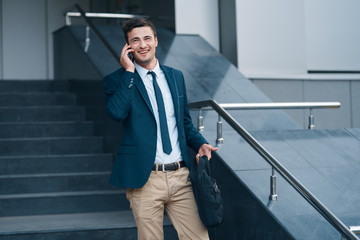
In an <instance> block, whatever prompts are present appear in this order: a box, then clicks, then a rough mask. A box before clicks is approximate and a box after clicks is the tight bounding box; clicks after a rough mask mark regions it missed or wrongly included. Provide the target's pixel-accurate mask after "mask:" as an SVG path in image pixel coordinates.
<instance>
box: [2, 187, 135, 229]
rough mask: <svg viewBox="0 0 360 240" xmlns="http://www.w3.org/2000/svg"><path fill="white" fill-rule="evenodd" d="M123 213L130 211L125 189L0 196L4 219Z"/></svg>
mask: <svg viewBox="0 0 360 240" xmlns="http://www.w3.org/2000/svg"><path fill="white" fill-rule="evenodd" d="M121 210H129V203H128V201H127V199H126V196H125V191H124V190H102V191H100V190H98V191H76V192H52V193H25V194H6V195H5V194H3V195H0V217H7V216H30V215H46V214H63V213H84V212H102V211H121ZM0 228H1V227H0Z"/></svg>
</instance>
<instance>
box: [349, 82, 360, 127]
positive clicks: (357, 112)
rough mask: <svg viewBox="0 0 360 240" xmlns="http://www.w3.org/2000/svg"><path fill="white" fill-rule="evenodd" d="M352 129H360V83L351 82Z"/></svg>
mask: <svg viewBox="0 0 360 240" xmlns="http://www.w3.org/2000/svg"><path fill="white" fill-rule="evenodd" d="M350 89H351V103H352V104H351V113H352V114H351V116H352V119H351V120H352V127H354V128H360V81H352V82H351V86H350Z"/></svg>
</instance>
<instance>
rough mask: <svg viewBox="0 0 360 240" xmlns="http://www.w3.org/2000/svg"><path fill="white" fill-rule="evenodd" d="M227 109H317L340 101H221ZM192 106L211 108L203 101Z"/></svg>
mask: <svg viewBox="0 0 360 240" xmlns="http://www.w3.org/2000/svg"><path fill="white" fill-rule="evenodd" d="M219 105H220V106H221V107H223V108H224V109H226V110H264V109H315V108H339V107H340V106H341V103H340V102H282V103H219ZM189 106H190V107H191V108H201V110H211V109H212V108H211V107H201V106H202V102H197V103H191V104H189Z"/></svg>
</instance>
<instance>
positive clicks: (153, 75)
mask: <svg viewBox="0 0 360 240" xmlns="http://www.w3.org/2000/svg"><path fill="white" fill-rule="evenodd" d="M147 74H151V76H152V77H153V79H156V73H155V72H153V71H148V73H147Z"/></svg>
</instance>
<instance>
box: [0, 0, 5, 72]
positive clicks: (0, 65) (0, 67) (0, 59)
mask: <svg viewBox="0 0 360 240" xmlns="http://www.w3.org/2000/svg"><path fill="white" fill-rule="evenodd" d="M2 9H3V7H2V0H0V79H3V56H4V55H3V51H2V46H3V45H2V38H3V37H2V36H3V31H2Z"/></svg>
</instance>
